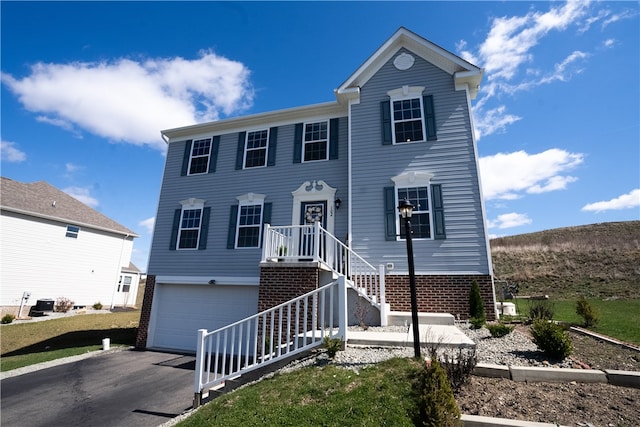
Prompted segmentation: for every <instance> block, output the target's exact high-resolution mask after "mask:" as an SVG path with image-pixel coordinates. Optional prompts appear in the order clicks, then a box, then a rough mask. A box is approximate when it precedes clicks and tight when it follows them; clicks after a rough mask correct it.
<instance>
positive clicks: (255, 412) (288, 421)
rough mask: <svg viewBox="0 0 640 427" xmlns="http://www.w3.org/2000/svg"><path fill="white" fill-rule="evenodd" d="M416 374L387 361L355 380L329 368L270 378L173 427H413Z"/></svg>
mask: <svg viewBox="0 0 640 427" xmlns="http://www.w3.org/2000/svg"><path fill="white" fill-rule="evenodd" d="M417 369H418V364H417V363H416V362H415V361H413V360H412V359H391V360H388V361H386V362H382V363H379V364H377V365H376V366H372V367H368V368H365V369H362V370H360V373H359V374H357V373H355V372H353V371H351V370H348V369H343V368H338V367H335V366H332V365H327V366H324V367H317V366H312V367H307V368H302V369H299V370H296V371H293V372H290V373H287V374H276V375H275V376H274V377H272V378H269V379H265V380H262V381H260V382H258V383H256V384H253V385H252V386H251V387H244V388H242V389H239V390H236V391H234V392H231V393H229V394H225V395H223V396H221V397H219V398H217V399H215V400H214V401H212V402H211V403H209V404H207V405H205V406H204V407H202V408H200V410H198V411H197V412H196V413H195V414H194V415H192V416H191V417H189V418H187V419H186V420H184V421H183V422H181V423H180V424H178V425H179V426H181V427H196V426H208V427H214V426H225V427H226V426H243V427H250V426H260V427H262V426H304V425H316V426H393V427H396V426H397V427H402V426H414V425H416V424H414V421H413V418H414V417H415V415H416V408H417V407H416V403H415V394H414V391H413V390H412V379H413V378H414V377H415V375H416V372H417Z"/></svg>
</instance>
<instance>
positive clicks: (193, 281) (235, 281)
mask: <svg viewBox="0 0 640 427" xmlns="http://www.w3.org/2000/svg"><path fill="white" fill-rule="evenodd" d="M212 280H214V281H215V283H209V282H211V281H212ZM156 283H159V284H165V285H206V286H224V285H242V286H258V285H259V284H260V277H252V276H250V277H242V276H168V275H159V276H156Z"/></svg>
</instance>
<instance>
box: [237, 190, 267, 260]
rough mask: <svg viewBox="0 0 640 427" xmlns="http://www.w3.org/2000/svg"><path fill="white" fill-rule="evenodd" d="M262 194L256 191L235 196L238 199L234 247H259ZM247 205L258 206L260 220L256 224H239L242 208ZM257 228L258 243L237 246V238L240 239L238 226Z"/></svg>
mask: <svg viewBox="0 0 640 427" xmlns="http://www.w3.org/2000/svg"><path fill="white" fill-rule="evenodd" d="M265 197H266V196H265V195H264V194H257V193H247V194H243V195H242V196H238V197H236V199H238V215H237V218H236V238H235V242H234V248H235V249H256V248H259V247H260V242H262V229H263V226H262V222H263V218H264V199H265ZM248 206H260V220H259V221H258V224H252V225H240V218H241V217H242V208H243V207H248ZM241 227H242V228H248V227H251V228H257V229H258V244H257V245H256V246H238V240H239V239H240V228H241Z"/></svg>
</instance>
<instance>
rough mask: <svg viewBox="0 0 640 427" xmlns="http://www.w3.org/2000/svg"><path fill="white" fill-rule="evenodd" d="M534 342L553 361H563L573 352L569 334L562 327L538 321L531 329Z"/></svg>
mask: <svg viewBox="0 0 640 427" xmlns="http://www.w3.org/2000/svg"><path fill="white" fill-rule="evenodd" d="M531 335H533V342H534V343H535V344H536V345H537V346H538V347H539V348H540V349H541V350H542V351H544V352H545V354H546V355H547V356H549V357H551V358H553V359H556V360H562V359H564V358H565V357H567V356H569V355H570V354H571V352H572V351H573V346H572V345H571V338H570V337H569V334H568V333H567V332H565V331H564V329H562V326H560V325H558V324H556V323H553V322H549V321H546V320H542V319H538V320H535V321H534V322H533V326H532V327H531Z"/></svg>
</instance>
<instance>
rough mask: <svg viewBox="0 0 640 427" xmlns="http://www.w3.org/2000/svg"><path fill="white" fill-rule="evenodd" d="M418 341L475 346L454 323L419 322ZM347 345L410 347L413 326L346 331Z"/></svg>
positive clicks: (446, 345) (425, 344)
mask: <svg viewBox="0 0 640 427" xmlns="http://www.w3.org/2000/svg"><path fill="white" fill-rule="evenodd" d="M419 328H420V343H421V344H422V346H425V347H429V346H430V345H437V346H439V347H440V348H459V347H462V348H467V347H475V345H476V344H475V343H474V342H473V340H472V339H471V338H469V337H467V336H466V335H465V334H464V333H463V332H462V331H461V330H460V329H458V327H456V326H455V325H426V324H421V325H420V326H419ZM347 344H348V345H354V344H355V345H366V346H372V347H373V346H381V347H411V346H413V326H410V327H409V329H408V331H407V332H406V333H403V332H378V331H348V332H347Z"/></svg>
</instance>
